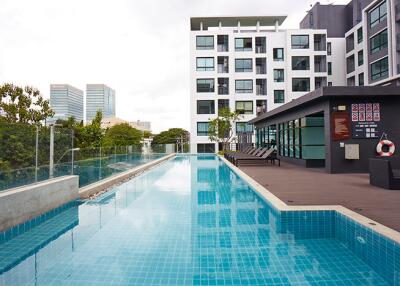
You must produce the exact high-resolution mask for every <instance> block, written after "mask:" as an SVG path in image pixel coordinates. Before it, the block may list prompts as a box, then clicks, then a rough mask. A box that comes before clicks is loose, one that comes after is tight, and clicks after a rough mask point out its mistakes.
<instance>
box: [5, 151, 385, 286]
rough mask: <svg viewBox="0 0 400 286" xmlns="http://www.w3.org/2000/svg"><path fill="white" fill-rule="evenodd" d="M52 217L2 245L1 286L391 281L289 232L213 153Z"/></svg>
mask: <svg viewBox="0 0 400 286" xmlns="http://www.w3.org/2000/svg"><path fill="white" fill-rule="evenodd" d="M51 220H52V224H51V225H52V227H45V223H43V224H41V225H39V226H37V227H35V228H33V229H31V230H29V231H27V232H26V233H24V234H21V235H19V236H17V237H15V238H12V239H11V240H9V241H6V242H4V243H2V244H0V265H1V266H3V267H4V265H6V263H5V261H7V265H10V262H12V261H13V260H15V261H16V262H15V263H14V264H12V263H11V265H12V268H11V269H5V268H3V269H2V270H1V272H0V273H2V274H1V276H0V285H7V286H8V285H57V286H59V285H160V286H161V285H390V284H389V283H388V282H387V281H385V280H384V279H383V278H382V277H381V276H379V275H378V274H377V273H376V272H375V271H374V270H373V269H371V268H370V267H369V266H368V265H367V264H366V263H364V262H363V261H362V260H361V259H359V258H358V257H357V256H356V255H354V254H353V252H351V251H349V249H347V248H346V247H345V245H344V244H341V243H340V242H339V241H338V240H336V239H335V238H334V237H326V235H324V234H322V235H321V238H319V237H318V236H317V235H316V237H315V238H309V239H303V238H299V236H298V235H296V233H292V232H290V231H287V230H285V231H282V228H281V226H280V224H281V220H280V215H279V213H277V212H276V211H274V210H273V209H272V208H271V207H269V205H268V204H266V203H265V202H264V201H263V200H261V199H260V198H259V197H258V196H257V195H256V194H255V193H254V192H253V191H252V190H251V189H250V188H249V187H248V186H247V184H246V183H245V182H243V181H242V180H241V179H240V178H238V177H237V176H236V175H235V174H234V173H233V172H232V171H230V169H229V168H228V167H227V166H226V165H224V164H223V163H222V162H221V161H219V160H218V159H217V158H215V157H196V156H187V157H177V158H175V159H173V160H171V161H168V162H167V163H165V164H163V165H162V166H160V167H157V168H155V169H153V170H151V171H150V172H148V173H146V174H144V175H142V176H140V177H137V178H135V179H133V180H131V181H129V182H127V183H125V184H122V185H120V186H118V187H116V189H115V191H113V192H110V193H107V194H105V195H103V197H102V198H100V199H97V200H96V201H90V202H88V203H84V204H81V205H75V206H71V208H69V209H67V210H65V211H64V212H62V213H60V214H58V215H56V216H55V217H53V218H52V219H51ZM57 229H60V230H62V231H61V232H57ZM38 236H40V237H41V239H43V238H46V237H51V238H52V239H53V240H52V241H50V242H47V244H43V245H41V248H39V249H38V248H37V240H36V239H27V238H29V237H32V238H35V237H38ZM11 247H12V249H16V250H17V251H16V252H15V253H17V254H16V255H15V257H13V256H12V255H13V254H12V253H11V252H10V251H9V249H10V248H11ZM30 250H33V251H30ZM26 253H29V255H26ZM23 254H25V256H24V257H23V258H21V257H18V256H20V255H23ZM17 259H19V260H18V261H17ZM3 262H4V263H3ZM9 268H10V267H9Z"/></svg>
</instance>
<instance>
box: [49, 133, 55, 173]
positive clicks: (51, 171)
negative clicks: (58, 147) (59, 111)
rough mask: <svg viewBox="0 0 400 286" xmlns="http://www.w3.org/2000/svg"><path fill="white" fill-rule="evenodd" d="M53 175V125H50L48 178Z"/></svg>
mask: <svg viewBox="0 0 400 286" xmlns="http://www.w3.org/2000/svg"><path fill="white" fill-rule="evenodd" d="M53 176H54V125H50V163H49V178H50V179H52V178H53Z"/></svg>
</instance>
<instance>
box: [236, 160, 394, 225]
mask: <svg viewBox="0 0 400 286" xmlns="http://www.w3.org/2000/svg"><path fill="white" fill-rule="evenodd" d="M240 169H242V170H243V171H244V172H246V173H247V174H248V175H250V176H251V177H252V178H253V179H255V180H256V181H257V182H259V183H260V184H262V185H263V186H264V187H265V188H266V189H268V190H269V191H270V192H272V193H273V194H274V195H276V196H277V197H279V198H280V199H281V200H282V201H284V202H285V203H286V204H288V205H342V206H344V207H347V208H349V209H351V210H353V211H355V212H357V213H360V214H362V215H364V216H366V217H368V218H370V219H372V220H375V221H377V222H379V223H381V224H383V225H386V226H388V227H390V228H392V229H395V230H397V231H400V190H399V191H390V190H385V189H381V188H377V187H373V186H371V185H370V184H369V175H368V174H327V173H325V172H324V170H322V169H307V168H303V167H299V166H296V165H292V164H288V163H285V162H282V164H281V167H278V166H271V165H267V166H262V167H240Z"/></svg>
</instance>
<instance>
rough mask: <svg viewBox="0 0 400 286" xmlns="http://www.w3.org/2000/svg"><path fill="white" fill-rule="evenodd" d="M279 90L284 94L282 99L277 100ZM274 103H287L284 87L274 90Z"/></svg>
mask: <svg viewBox="0 0 400 286" xmlns="http://www.w3.org/2000/svg"><path fill="white" fill-rule="evenodd" d="M277 92H280V93H281V95H283V96H282V97H281V99H282V101H280V100H279V101H277V98H278V97H277V95H278V94H277ZM274 103H275V104H281V103H285V90H284V89H275V90H274Z"/></svg>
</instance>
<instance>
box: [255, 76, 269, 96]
mask: <svg viewBox="0 0 400 286" xmlns="http://www.w3.org/2000/svg"><path fill="white" fill-rule="evenodd" d="M256 95H267V80H266V79H260V78H259V79H256Z"/></svg>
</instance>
